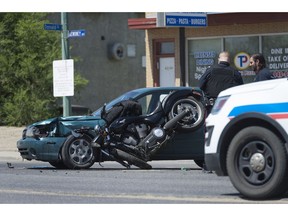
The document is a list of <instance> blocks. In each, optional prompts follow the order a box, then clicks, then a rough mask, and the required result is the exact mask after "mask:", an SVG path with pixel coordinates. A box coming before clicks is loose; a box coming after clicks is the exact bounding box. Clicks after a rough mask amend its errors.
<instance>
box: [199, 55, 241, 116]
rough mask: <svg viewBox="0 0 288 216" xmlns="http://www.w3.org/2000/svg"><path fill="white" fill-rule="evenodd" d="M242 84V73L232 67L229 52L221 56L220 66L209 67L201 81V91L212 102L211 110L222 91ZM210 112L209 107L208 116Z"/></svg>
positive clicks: (219, 59)
mask: <svg viewBox="0 0 288 216" xmlns="http://www.w3.org/2000/svg"><path fill="white" fill-rule="evenodd" d="M242 84H243V79H242V76H241V73H240V72H239V71H238V70H236V69H235V68H233V67H231V66H230V56H229V53H228V52H227V51H223V52H221V53H220V54H219V58H218V64H217V65H214V66H212V67H209V68H208V69H207V70H206V71H205V73H204V74H203V75H202V76H201V78H200V81H199V87H200V89H202V91H204V93H205V94H206V97H207V98H208V99H209V100H210V103H211V106H210V108H212V106H213V104H214V100H215V99H216V98H217V96H218V94H219V93H220V92H221V91H223V90H225V89H228V88H230V87H233V86H237V85H242ZM210 111H211V110H210V109H209V106H208V110H207V115H208V114H209V113H210Z"/></svg>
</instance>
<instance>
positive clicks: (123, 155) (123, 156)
mask: <svg viewBox="0 0 288 216" xmlns="http://www.w3.org/2000/svg"><path fill="white" fill-rule="evenodd" d="M115 155H116V156H117V157H119V158H121V159H122V160H125V161H127V162H128V163H130V164H133V165H135V166H137V167H139V168H140V169H152V166H151V165H150V164H148V163H146V162H145V161H144V160H141V159H139V158H137V157H135V156H134V155H131V154H129V153H127V152H124V151H122V150H120V149H115Z"/></svg>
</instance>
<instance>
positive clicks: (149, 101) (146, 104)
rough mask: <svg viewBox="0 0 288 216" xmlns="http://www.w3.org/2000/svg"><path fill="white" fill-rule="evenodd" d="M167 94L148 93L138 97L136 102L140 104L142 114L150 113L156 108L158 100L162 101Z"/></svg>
mask: <svg viewBox="0 0 288 216" xmlns="http://www.w3.org/2000/svg"><path fill="white" fill-rule="evenodd" d="M167 95H168V94H167V93H165V94H159V93H158V94H155V93H154V94H148V95H145V96H144V97H142V98H139V99H138V102H139V103H140V104H141V106H142V114H150V113H152V112H153V111H154V110H155V109H156V107H157V105H158V103H159V101H160V102H162V101H163V100H164V98H165V97H166V96H167Z"/></svg>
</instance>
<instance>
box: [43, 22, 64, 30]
mask: <svg viewBox="0 0 288 216" xmlns="http://www.w3.org/2000/svg"><path fill="white" fill-rule="evenodd" d="M44 29H45V30H52V31H62V25H61V24H54V23H46V24H44Z"/></svg>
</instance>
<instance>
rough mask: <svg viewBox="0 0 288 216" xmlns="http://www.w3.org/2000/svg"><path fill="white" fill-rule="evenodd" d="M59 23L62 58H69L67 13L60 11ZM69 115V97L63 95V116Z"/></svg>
mask: <svg viewBox="0 0 288 216" xmlns="http://www.w3.org/2000/svg"><path fill="white" fill-rule="evenodd" d="M61 24H62V32H61V45H62V60H66V59H69V58H70V56H69V43H68V28H67V26H68V24H67V13H66V12H61ZM70 115H71V104H70V98H69V97H67V96H64V97H63V116H64V117H65V116H70Z"/></svg>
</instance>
